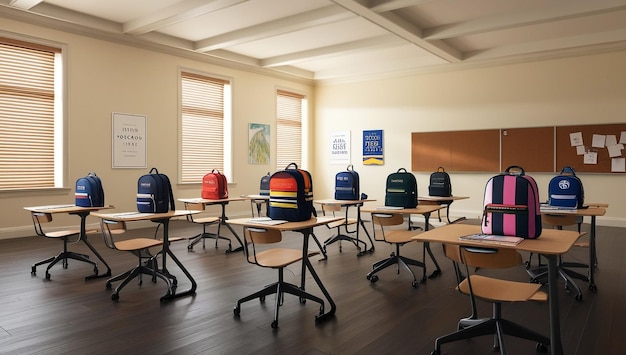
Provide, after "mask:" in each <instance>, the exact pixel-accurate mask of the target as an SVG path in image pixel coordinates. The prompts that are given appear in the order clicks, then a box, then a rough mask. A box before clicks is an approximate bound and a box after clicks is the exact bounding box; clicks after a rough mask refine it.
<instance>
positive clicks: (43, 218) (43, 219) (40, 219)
mask: <svg viewBox="0 0 626 355" xmlns="http://www.w3.org/2000/svg"><path fill="white" fill-rule="evenodd" d="M31 217H33V225H34V226H35V233H37V235H38V236H40V237H45V236H46V234H45V233H44V231H43V228H42V227H41V225H42V224H44V223H50V222H52V213H43V212H31Z"/></svg>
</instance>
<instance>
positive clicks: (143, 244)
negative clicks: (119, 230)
mask: <svg viewBox="0 0 626 355" xmlns="http://www.w3.org/2000/svg"><path fill="white" fill-rule="evenodd" d="M159 245H163V242H162V241H160V240H157V239H150V238H135V239H129V240H122V241H119V242H115V248H117V249H118V250H123V251H134V250H141V249H145V248H151V247H156V246H159Z"/></svg>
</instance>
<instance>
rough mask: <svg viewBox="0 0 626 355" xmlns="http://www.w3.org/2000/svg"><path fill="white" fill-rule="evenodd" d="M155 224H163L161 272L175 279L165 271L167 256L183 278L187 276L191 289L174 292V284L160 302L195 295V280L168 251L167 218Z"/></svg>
mask: <svg viewBox="0 0 626 355" xmlns="http://www.w3.org/2000/svg"><path fill="white" fill-rule="evenodd" d="M155 222H157V223H161V224H163V251H162V254H163V256H162V260H163V261H162V265H161V272H162V273H163V274H164V275H166V277H168V278H170V279H174V280H175V279H176V278H175V277H174V276H173V275H172V274H171V273H170V272H169V271H168V270H167V256H168V255H169V256H170V258H172V260H174V263H176V265H178V267H179V268H180V269H181V270H182V271H183V273H184V274H185V276H187V279H188V280H189V281H190V282H191V288H190V289H189V290H186V291H183V292H178V293H177V292H176V284H177V283H176V282H174V283H173V285H172V287H171V288H170V289H168V291H167V293H166V294H165V295H164V296H163V297H161V302H165V301H169V300H172V299H175V298H180V297H184V296H188V295H193V294H195V293H196V288H197V286H198V285H197V283H196V280H194V278H193V277H192V276H191V274H190V273H189V271H187V269H186V268H185V266H184V265H183V263H181V262H180V260H178V258H177V257H176V256H175V255H174V253H172V251H171V250H170V243H169V222H170V220H169V218H166V219H162V220H158V221H155Z"/></svg>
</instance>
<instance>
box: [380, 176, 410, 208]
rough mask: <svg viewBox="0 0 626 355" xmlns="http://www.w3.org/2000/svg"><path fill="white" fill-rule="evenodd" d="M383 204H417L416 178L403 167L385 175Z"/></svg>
mask: <svg viewBox="0 0 626 355" xmlns="http://www.w3.org/2000/svg"><path fill="white" fill-rule="evenodd" d="M385 206H395V207H404V208H415V207H416V206H417V179H416V178H415V175H413V174H412V173H410V172H408V171H406V169H405V168H400V169H398V171H397V172H395V173H391V174H389V175H388V176H387V183H386V185H385Z"/></svg>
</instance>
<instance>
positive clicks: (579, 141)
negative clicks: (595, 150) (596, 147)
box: [569, 132, 584, 147]
mask: <svg viewBox="0 0 626 355" xmlns="http://www.w3.org/2000/svg"><path fill="white" fill-rule="evenodd" d="M569 142H570V144H571V146H572V147H577V146H581V145H583V144H584V143H583V133H582V132H574V133H570V134H569Z"/></svg>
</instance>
